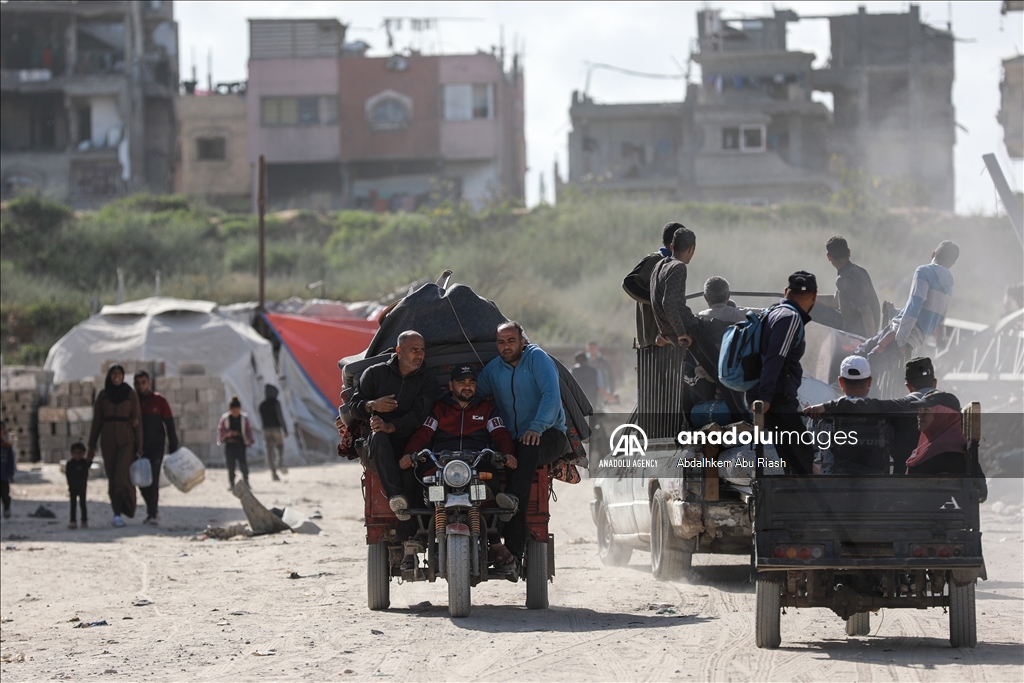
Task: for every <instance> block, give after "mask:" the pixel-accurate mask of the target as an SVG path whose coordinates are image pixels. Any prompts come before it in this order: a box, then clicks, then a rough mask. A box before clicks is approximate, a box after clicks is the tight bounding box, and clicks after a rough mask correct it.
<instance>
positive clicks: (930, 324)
mask: <svg viewBox="0 0 1024 683" xmlns="http://www.w3.org/2000/svg"><path fill="white" fill-rule="evenodd" d="M959 257H960V247H958V246H957V244H956V242H952V241H950V240H945V241H943V242H940V243H939V246H937V247H936V248H935V251H933V252H932V262H931V263H929V264H926V265H923V266H918V268H917V270H915V271H914V281H913V283H912V284H911V285H910V297H909V298H908V299H907V304H906V306H904V307H903V308H902V309H901V310H899V311H897V313H896V315H895V316H893V319H892V321H891V322H890V323H889V324H888V325H887V326H885V327H884V328H882V330H881V331H880V332H879V333H878V334H876V335H875V336H874V337H872V338H871V339H868V340H867V341H866V342H864V343H863V344H861V345H860V347H859V348H858V349H857V354H858V355H862V356H863V355H866V356H867V358H868V360H869V361H871V367H873V368H875V372H876V374H881V373H882V372H884V371H887V370H890V369H892V368H893V367H894V366H895V365H896V363H898V362H899V360H900V359H901V358H906V357H907V356H911V355H913V353H914V351H915V350H916V349H917V348H919V347H920V346H921V345H922V344H924V341H925V339H926V338H927V337H930V336H933V335H935V334H942V325H943V323H944V322H945V320H946V310H947V309H948V308H949V302H950V300H951V299H952V298H953V274H952V273H951V272H950V268H952V267H953V265H954V264H955V263H956V261H957V259H958V258H959Z"/></svg>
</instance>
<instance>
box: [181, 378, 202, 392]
mask: <svg viewBox="0 0 1024 683" xmlns="http://www.w3.org/2000/svg"><path fill="white" fill-rule="evenodd" d="M206 387H207V383H206V377H205V376H203V375H187V376H183V377H182V378H181V388H182V389H205V388H206Z"/></svg>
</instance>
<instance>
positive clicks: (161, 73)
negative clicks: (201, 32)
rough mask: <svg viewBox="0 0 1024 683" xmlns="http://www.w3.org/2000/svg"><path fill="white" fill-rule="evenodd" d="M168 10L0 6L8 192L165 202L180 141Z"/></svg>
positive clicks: (174, 40) (115, 5) (87, 201)
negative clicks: (156, 196) (160, 195)
mask: <svg viewBox="0 0 1024 683" xmlns="http://www.w3.org/2000/svg"><path fill="white" fill-rule="evenodd" d="M173 9H174V8H173V3H172V2H159V1H156V0H153V1H150V2H114V1H110V0H100V1H96V2H56V1H50V0H47V1H43V2H5V3H2V4H0V18H2V23H0V91H2V97H0V149H2V152H3V154H2V156H0V177H2V183H3V194H4V196H9V195H10V194H12V193H16V192H18V191H20V190H23V189H34V190H37V191H39V192H41V193H42V194H43V195H45V196H47V197H51V198H53V199H57V200H60V201H67V202H70V203H72V204H75V205H93V204H97V203H102V202H104V201H107V200H109V199H111V198H113V197H117V196H119V195H122V194H125V193H128V192H135V191H139V190H152V191H154V192H170V191H172V190H173V186H174V175H175V164H176V150H175V145H176V140H177V133H178V130H177V128H178V124H177V117H176V113H175V109H176V107H175V102H176V100H177V94H178V27H177V24H176V23H175V21H174V11H173Z"/></svg>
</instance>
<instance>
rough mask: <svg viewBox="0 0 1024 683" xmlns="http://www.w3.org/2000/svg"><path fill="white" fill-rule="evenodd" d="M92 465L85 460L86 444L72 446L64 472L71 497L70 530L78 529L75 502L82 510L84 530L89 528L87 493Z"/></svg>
mask: <svg viewBox="0 0 1024 683" xmlns="http://www.w3.org/2000/svg"><path fill="white" fill-rule="evenodd" d="M91 464H92V463H90V462H89V461H88V460H86V459H85V444H84V443H82V442H78V443H74V444H72V445H71V459H70V460H68V462H67V465H65V468H64V472H65V474H66V475H67V477H68V493H69V494H70V496H71V521H70V522H68V528H69V529H77V528H78V524H77V523H76V522H75V502H76V501H77V502H78V503H79V505H80V506H81V508H82V528H83V529H85V528H86V527H88V526H89V510H88V509H87V508H86V507H85V491H86V489H87V488H88V485H89V467H90V465H91Z"/></svg>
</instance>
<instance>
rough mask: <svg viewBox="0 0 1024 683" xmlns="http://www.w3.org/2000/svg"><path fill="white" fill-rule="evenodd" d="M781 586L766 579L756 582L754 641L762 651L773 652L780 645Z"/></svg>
mask: <svg viewBox="0 0 1024 683" xmlns="http://www.w3.org/2000/svg"><path fill="white" fill-rule="evenodd" d="M781 597H782V586H781V585H780V584H779V583H778V582H776V581H770V580H768V579H758V580H757V606H756V610H755V611H756V623H755V626H754V628H755V634H754V639H755V640H756V641H757V646H758V647H759V648H762V649H767V650H774V649H775V648H777V647H778V646H779V645H780V644H781V643H782V635H781V633H780V624H779V621H780V618H781V617H780V613H781V611H782V607H781V602H782V600H781Z"/></svg>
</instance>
